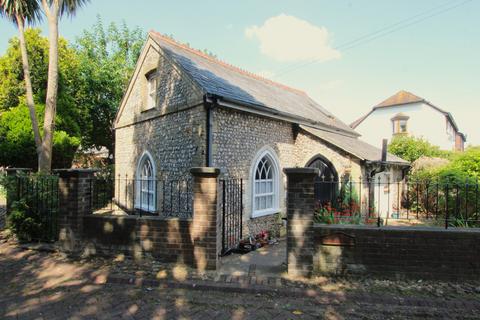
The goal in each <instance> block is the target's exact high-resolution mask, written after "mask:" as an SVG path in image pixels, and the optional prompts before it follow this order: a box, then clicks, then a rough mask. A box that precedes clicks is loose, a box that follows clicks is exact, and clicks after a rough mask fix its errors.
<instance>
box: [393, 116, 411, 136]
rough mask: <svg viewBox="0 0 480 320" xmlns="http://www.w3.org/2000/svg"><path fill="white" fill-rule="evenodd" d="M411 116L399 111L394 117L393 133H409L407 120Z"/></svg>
mask: <svg viewBox="0 0 480 320" xmlns="http://www.w3.org/2000/svg"><path fill="white" fill-rule="evenodd" d="M409 118H410V117H409V116H407V115H406V114H403V113H397V114H396V115H395V116H394V117H393V118H392V125H393V134H406V133H408V126H407V122H408V119H409Z"/></svg>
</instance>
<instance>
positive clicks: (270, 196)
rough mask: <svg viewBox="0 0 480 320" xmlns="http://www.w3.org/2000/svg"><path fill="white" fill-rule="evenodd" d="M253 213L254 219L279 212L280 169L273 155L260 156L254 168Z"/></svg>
mask: <svg viewBox="0 0 480 320" xmlns="http://www.w3.org/2000/svg"><path fill="white" fill-rule="evenodd" d="M252 178H253V179H252V181H253V211H252V217H259V216H264V215H267V214H272V213H277V212H278V193H279V191H278V182H279V168H278V165H277V161H276V160H275V157H274V156H273V154H272V153H271V152H269V151H265V152H263V153H261V154H260V156H259V157H258V160H257V161H256V163H255V166H254V168H253V177H252Z"/></svg>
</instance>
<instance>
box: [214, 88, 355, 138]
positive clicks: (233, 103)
mask: <svg viewBox="0 0 480 320" xmlns="http://www.w3.org/2000/svg"><path fill="white" fill-rule="evenodd" d="M213 96H215V97H216V98H217V99H218V103H219V104H220V105H223V106H226V107H233V108H235V109H238V110H241V111H246V112H252V111H255V112H254V113H257V114H260V115H263V116H270V117H272V116H273V118H277V119H280V120H284V121H288V122H293V123H298V124H304V125H309V126H313V127H315V128H318V129H322V130H327V131H330V132H335V133H339V132H341V133H343V134H346V135H349V136H351V137H359V136H360V134H358V133H357V132H355V131H353V130H352V131H346V130H342V129H339V128H337V127H334V126H330V125H327V124H324V123H321V122H319V121H313V120H310V119H307V118H304V117H301V116H297V115H294V114H291V113H287V112H282V111H278V110H276V109H273V108H271V107H267V106H263V105H256V104H252V103H247V102H244V101H240V100H237V99H233V98H229V97H222V96H218V95H213ZM207 99H208V97H207ZM242 106H243V107H246V108H242ZM252 109H253V110H252Z"/></svg>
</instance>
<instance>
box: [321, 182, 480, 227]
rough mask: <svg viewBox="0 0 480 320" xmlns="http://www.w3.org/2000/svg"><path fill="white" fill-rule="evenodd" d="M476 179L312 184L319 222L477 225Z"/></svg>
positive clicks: (477, 190) (479, 218)
mask: <svg viewBox="0 0 480 320" xmlns="http://www.w3.org/2000/svg"><path fill="white" fill-rule="evenodd" d="M479 196H480V194H479V183H478V180H473V179H468V180H466V181H464V182H460V181H448V182H445V181H442V182H440V181H420V180H418V181H409V180H402V181H390V180H389V179H388V178H386V179H382V178H378V179H359V180H356V181H352V180H345V181H316V182H315V200H316V208H315V219H316V222H319V223H349V224H351V223H353V224H376V225H378V226H381V225H388V224H390V225H412V224H418V225H430V226H444V227H445V228H448V227H480V212H479V201H480V199H479Z"/></svg>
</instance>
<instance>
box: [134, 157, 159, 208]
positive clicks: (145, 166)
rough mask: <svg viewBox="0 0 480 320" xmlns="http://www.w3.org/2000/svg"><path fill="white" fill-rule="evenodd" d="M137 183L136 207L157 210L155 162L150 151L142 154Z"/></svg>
mask: <svg viewBox="0 0 480 320" xmlns="http://www.w3.org/2000/svg"><path fill="white" fill-rule="evenodd" d="M135 184H136V185H135V189H136V195H135V207H136V208H137V209H140V210H144V211H149V212H153V211H155V210H156V182H155V164H154V162H153V159H152V157H151V156H150V154H149V153H148V152H147V153H145V154H144V155H143V156H142V158H141V159H140V162H139V163H138V166H137V174H136V180H135Z"/></svg>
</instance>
